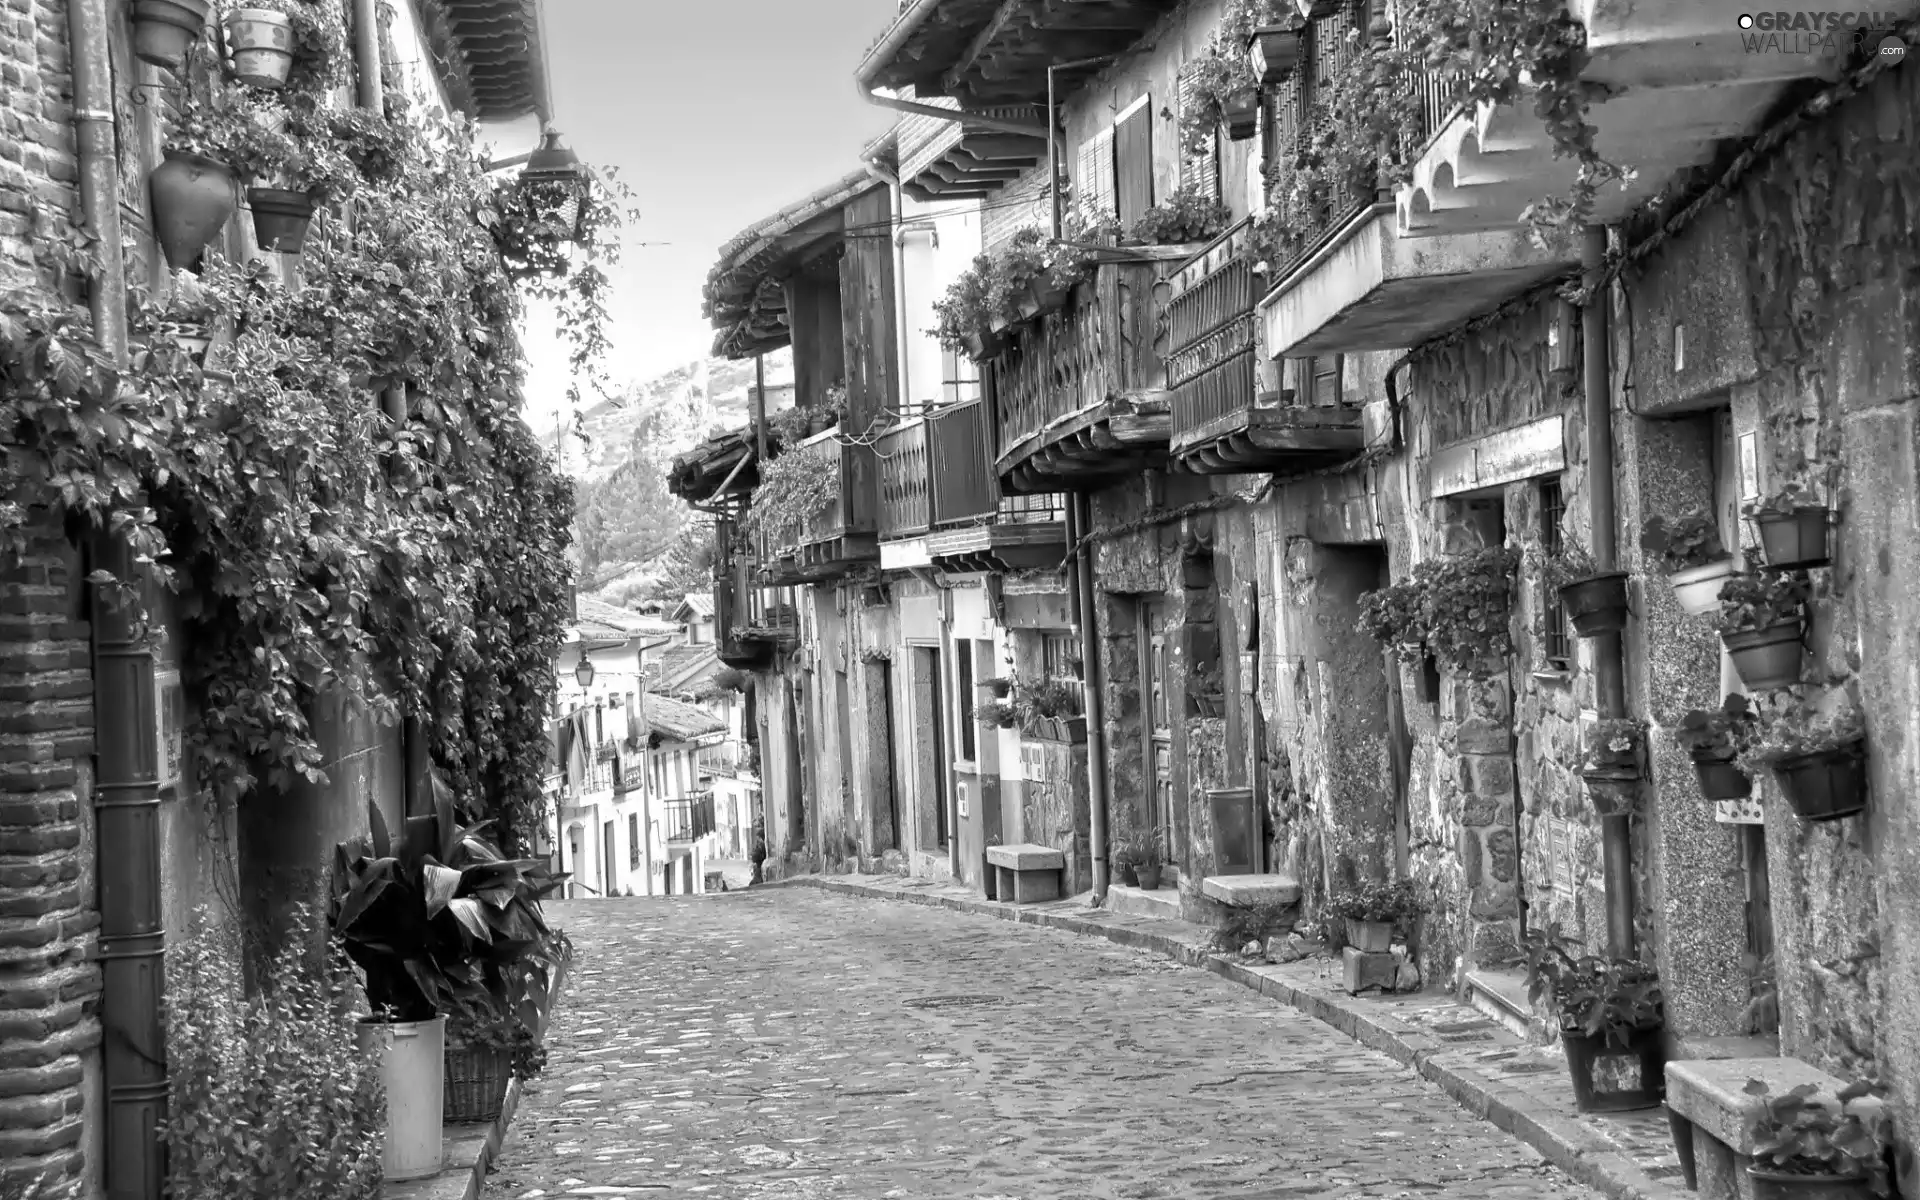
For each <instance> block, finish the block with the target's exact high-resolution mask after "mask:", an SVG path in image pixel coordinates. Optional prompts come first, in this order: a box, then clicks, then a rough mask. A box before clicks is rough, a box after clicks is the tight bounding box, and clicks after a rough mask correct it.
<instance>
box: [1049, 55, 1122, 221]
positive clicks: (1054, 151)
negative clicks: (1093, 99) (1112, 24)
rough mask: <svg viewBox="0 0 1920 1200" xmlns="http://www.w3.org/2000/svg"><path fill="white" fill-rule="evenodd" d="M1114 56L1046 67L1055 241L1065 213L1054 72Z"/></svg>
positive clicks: (1091, 63) (1092, 63)
mask: <svg viewBox="0 0 1920 1200" xmlns="http://www.w3.org/2000/svg"><path fill="white" fill-rule="evenodd" d="M1116 57H1118V56H1117V55H1113V54H1103V55H1101V56H1099V57H1098V58H1080V59H1075V60H1074V61H1072V62H1063V63H1053V64H1050V65H1049V66H1048V67H1047V195H1048V197H1049V200H1050V203H1051V204H1052V207H1053V240H1054V241H1056V242H1057V241H1059V240H1060V238H1061V233H1062V226H1063V225H1065V223H1066V222H1065V219H1064V217H1065V214H1063V213H1062V212H1061V211H1060V105H1059V101H1058V100H1057V99H1056V98H1055V96H1054V72H1055V71H1065V70H1069V69H1071V68H1073V67H1091V66H1095V65H1097V64H1099V63H1104V62H1112V61H1113V60H1114V59H1115V58H1116Z"/></svg>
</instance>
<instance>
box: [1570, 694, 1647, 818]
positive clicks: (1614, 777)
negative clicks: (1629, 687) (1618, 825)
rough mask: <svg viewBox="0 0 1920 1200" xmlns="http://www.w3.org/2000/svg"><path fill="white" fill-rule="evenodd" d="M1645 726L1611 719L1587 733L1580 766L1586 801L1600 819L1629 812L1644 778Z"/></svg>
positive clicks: (1628, 720)
mask: <svg viewBox="0 0 1920 1200" xmlns="http://www.w3.org/2000/svg"><path fill="white" fill-rule="evenodd" d="M1646 743H1647V723H1646V722H1645V721H1638V720H1633V719H1630V718H1623V717H1614V718H1609V719H1607V720H1604V721H1596V722H1594V724H1593V725H1592V727H1591V728H1589V729H1588V730H1587V748H1586V753H1585V755H1584V756H1583V757H1582V758H1581V762H1580V776H1581V778H1582V779H1584V780H1586V784H1587V798H1588V799H1589V800H1591V801H1592V802H1593V808H1594V811H1595V812H1597V813H1599V814H1600V815H1601V816H1603V817H1613V816H1620V815H1623V814H1625V813H1628V812H1631V811H1632V810H1633V801H1634V797H1635V796H1636V795H1637V794H1638V793H1639V790H1640V781H1641V779H1643V778H1645V776H1646V770H1645V768H1644V766H1643V765H1642V764H1643V763H1644V761H1645V758H1644V755H1645V752H1646Z"/></svg>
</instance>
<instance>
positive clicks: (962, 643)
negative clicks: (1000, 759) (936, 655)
mask: <svg viewBox="0 0 1920 1200" xmlns="http://www.w3.org/2000/svg"><path fill="white" fill-rule="evenodd" d="M953 662H954V667H955V668H956V669H955V671H954V676H953V678H954V690H955V693H956V695H955V697H954V701H955V704H956V706H957V707H958V709H959V712H958V713H957V714H955V716H956V720H957V722H958V724H959V726H960V761H962V762H972V761H973V758H974V755H975V753H977V751H976V748H975V745H974V743H975V741H976V737H975V728H974V726H975V722H974V719H973V642H972V641H971V640H970V639H968V638H961V639H960V640H958V641H956V642H954V644H953Z"/></svg>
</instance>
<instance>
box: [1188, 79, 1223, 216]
mask: <svg viewBox="0 0 1920 1200" xmlns="http://www.w3.org/2000/svg"><path fill="white" fill-rule="evenodd" d="M1197 78H1198V76H1197V74H1196V72H1195V71H1193V69H1192V68H1188V69H1187V70H1184V71H1182V72H1180V128H1181V129H1182V130H1183V131H1184V130H1185V128H1186V122H1187V114H1189V113H1191V112H1193V111H1195V110H1196V109H1198V108H1200V107H1201V104H1202V101H1201V98H1200V88H1199V86H1198V84H1197V82H1196V80H1197ZM1180 186H1181V187H1183V188H1195V189H1198V190H1199V192H1200V194H1201V195H1203V196H1207V197H1209V198H1211V199H1216V200H1217V199H1219V197H1220V127H1219V126H1218V125H1215V126H1214V127H1213V128H1212V129H1210V130H1208V131H1207V134H1206V137H1205V138H1204V139H1203V140H1202V142H1201V146H1200V148H1199V150H1197V151H1196V150H1193V149H1191V148H1190V147H1189V146H1188V145H1187V142H1186V139H1185V137H1184V136H1183V137H1182V139H1181V144H1180Z"/></svg>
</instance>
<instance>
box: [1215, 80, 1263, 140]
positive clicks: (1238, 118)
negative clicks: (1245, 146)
mask: <svg viewBox="0 0 1920 1200" xmlns="http://www.w3.org/2000/svg"><path fill="white" fill-rule="evenodd" d="M1220 119H1221V120H1222V121H1223V122H1225V124H1226V126H1227V137H1229V138H1231V139H1232V140H1234V141H1236V142H1244V141H1246V140H1247V139H1248V138H1251V137H1252V136H1253V135H1254V134H1256V133H1258V132H1259V130H1260V93H1259V91H1258V90H1257V89H1255V88H1250V87H1249V88H1241V89H1239V90H1237V91H1234V92H1230V93H1228V94H1227V95H1226V96H1225V97H1223V98H1222V99H1221V101H1220Z"/></svg>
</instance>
